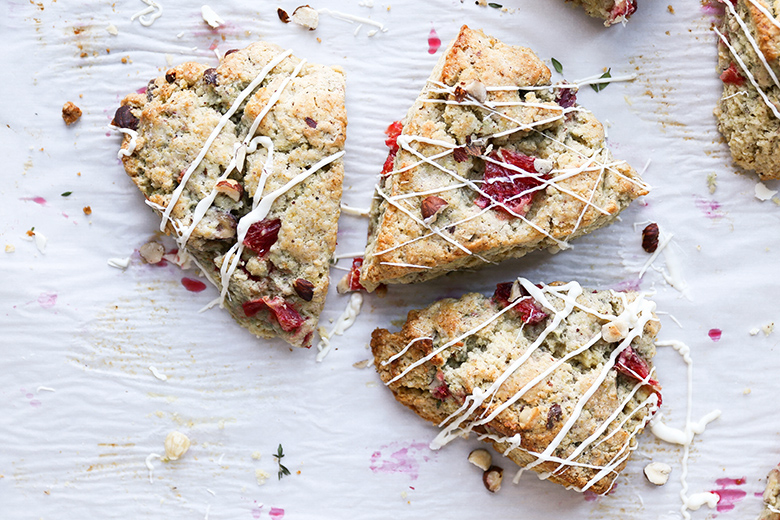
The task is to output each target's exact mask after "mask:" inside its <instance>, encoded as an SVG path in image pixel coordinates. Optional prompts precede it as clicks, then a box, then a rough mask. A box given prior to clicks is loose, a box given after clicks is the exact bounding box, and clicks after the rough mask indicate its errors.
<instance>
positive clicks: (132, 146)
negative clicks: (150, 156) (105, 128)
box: [109, 125, 138, 159]
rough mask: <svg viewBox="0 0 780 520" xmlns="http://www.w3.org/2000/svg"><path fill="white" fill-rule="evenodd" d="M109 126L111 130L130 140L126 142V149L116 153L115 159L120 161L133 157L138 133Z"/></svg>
mask: <svg viewBox="0 0 780 520" xmlns="http://www.w3.org/2000/svg"><path fill="white" fill-rule="evenodd" d="M109 126H110V128H111V129H113V130H118V131H120V132H122V133H123V134H125V135H129V136H130V140H129V141H128V142H127V148H120V149H119V151H118V152H117V153H116V158H117V159H121V158H122V157H130V156H131V155H133V152H135V147H136V139H137V138H138V132H136V131H135V130H131V129H129V128H119V127H118V126H113V125H109Z"/></svg>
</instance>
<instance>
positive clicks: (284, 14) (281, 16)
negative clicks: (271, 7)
mask: <svg viewBox="0 0 780 520" xmlns="http://www.w3.org/2000/svg"><path fill="white" fill-rule="evenodd" d="M276 14H277V15H278V16H279V19H280V20H281V21H282V22H284V23H290V15H289V14H287V11H285V10H284V9H282V8H281V7H280V8H278V9H277V10H276Z"/></svg>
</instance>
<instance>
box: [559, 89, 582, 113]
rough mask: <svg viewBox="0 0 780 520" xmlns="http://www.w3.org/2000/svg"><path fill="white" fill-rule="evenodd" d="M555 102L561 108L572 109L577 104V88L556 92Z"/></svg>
mask: <svg viewBox="0 0 780 520" xmlns="http://www.w3.org/2000/svg"><path fill="white" fill-rule="evenodd" d="M555 102H556V103H558V105H560V107H561V108H571V107H573V106H574V105H576V104H577V89H576V87H571V88H568V87H563V88H559V89H556V90H555Z"/></svg>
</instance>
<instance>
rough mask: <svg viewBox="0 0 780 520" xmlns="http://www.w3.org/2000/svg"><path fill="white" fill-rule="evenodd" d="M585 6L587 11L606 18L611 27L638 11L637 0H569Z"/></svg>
mask: <svg viewBox="0 0 780 520" xmlns="http://www.w3.org/2000/svg"><path fill="white" fill-rule="evenodd" d="M567 1H571V2H574V3H575V4H579V5H581V6H583V7H584V8H585V12H587V13H588V14H589V15H591V16H593V17H595V18H601V19H603V20H604V25H606V26H607V27H609V26H610V25H613V24H616V23H621V22H622V23H625V22H626V21H628V18H629V17H630V16H631V15H632V14H634V13H635V12H636V0H567Z"/></svg>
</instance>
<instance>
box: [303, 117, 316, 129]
mask: <svg viewBox="0 0 780 520" xmlns="http://www.w3.org/2000/svg"><path fill="white" fill-rule="evenodd" d="M305 121H306V124H307V125H309V126H310V127H311V128H317V121H315V120H314V119H312V118H310V117H307V118H306V119H305Z"/></svg>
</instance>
